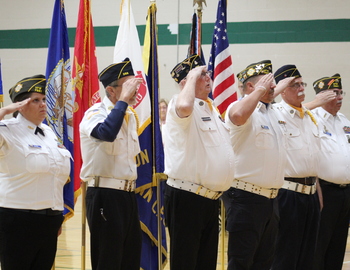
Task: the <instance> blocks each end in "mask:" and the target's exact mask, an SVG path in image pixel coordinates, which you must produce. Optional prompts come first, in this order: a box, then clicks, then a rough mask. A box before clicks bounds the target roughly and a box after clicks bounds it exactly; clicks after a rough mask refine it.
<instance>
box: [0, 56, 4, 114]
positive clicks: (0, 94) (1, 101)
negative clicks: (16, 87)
mask: <svg viewBox="0 0 350 270" xmlns="http://www.w3.org/2000/svg"><path fill="white" fill-rule="evenodd" d="M3 106H4V92H3V89H2V76H1V59H0V108H2V107H3ZM0 120H1V119H0Z"/></svg>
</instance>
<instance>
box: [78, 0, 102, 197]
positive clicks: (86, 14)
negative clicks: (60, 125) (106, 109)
mask: <svg viewBox="0 0 350 270" xmlns="http://www.w3.org/2000/svg"><path fill="white" fill-rule="evenodd" d="M95 50H96V46H95V36H94V28H93V25H92V18H91V11H90V0H80V5H79V14H78V24H77V30H76V35H75V44H74V61H73V70H72V78H73V92H74V115H73V127H74V179H76V180H75V183H74V191H75V192H79V191H80V181H78V179H80V169H81V165H82V159H81V152H80V135H79V124H80V122H81V119H82V118H83V116H84V113H85V111H86V110H87V109H88V108H89V107H91V106H92V105H93V104H95V103H97V102H100V101H101V98H100V94H99V92H98V90H99V82H98V71H97V60H96V55H95ZM78 190H79V191H78ZM79 193H80V192H79ZM78 195H79V194H78Z"/></svg>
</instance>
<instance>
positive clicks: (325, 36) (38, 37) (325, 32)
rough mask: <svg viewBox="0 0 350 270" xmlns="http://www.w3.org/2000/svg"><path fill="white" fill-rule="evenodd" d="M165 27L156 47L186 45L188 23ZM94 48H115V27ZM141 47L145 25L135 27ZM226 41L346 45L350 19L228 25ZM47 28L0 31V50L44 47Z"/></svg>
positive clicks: (207, 29)
mask: <svg viewBox="0 0 350 270" xmlns="http://www.w3.org/2000/svg"><path fill="white" fill-rule="evenodd" d="M168 26H169V25H168V24H160V25H158V44H159V45H176V44H179V45H187V44H189V38H190V35H189V33H190V31H191V24H180V25H179V35H174V34H171V33H170V31H169V30H168ZM213 27H214V24H213V23H203V24H202V44H211V42H212V34H213ZM94 29H95V41H96V46H98V47H105V46H108V47H109V46H114V43H115V38H116V35H117V30H118V26H98V27H95V28H94ZM137 29H138V32H139V37H140V42H141V45H142V43H143V38H144V32H145V25H139V26H137ZM227 31H228V32H229V33H228V35H229V41H230V43H234V44H254V43H293V42H296V43H302V42H349V41H350V19H333V20H305V21H262V22H230V23H228V24H227ZM49 34H50V29H49V28H47V29H21V30H0V49H30V48H47V46H48V40H49ZM68 34H69V40H70V46H71V47H73V46H74V36H75V28H69V29H68Z"/></svg>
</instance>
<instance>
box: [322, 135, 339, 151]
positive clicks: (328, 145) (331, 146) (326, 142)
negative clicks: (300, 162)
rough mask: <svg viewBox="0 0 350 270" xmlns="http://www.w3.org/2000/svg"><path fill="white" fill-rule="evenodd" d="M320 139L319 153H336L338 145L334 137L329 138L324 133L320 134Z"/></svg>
mask: <svg viewBox="0 0 350 270" xmlns="http://www.w3.org/2000/svg"><path fill="white" fill-rule="evenodd" d="M320 139H321V151H322V152H324V153H337V152H338V151H337V150H338V145H337V141H336V139H335V138H334V136H330V135H327V134H324V133H321V134H320Z"/></svg>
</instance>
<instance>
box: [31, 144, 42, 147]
mask: <svg viewBox="0 0 350 270" xmlns="http://www.w3.org/2000/svg"><path fill="white" fill-rule="evenodd" d="M28 146H29V147H30V148H41V145H36V144H29V145H28Z"/></svg>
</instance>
